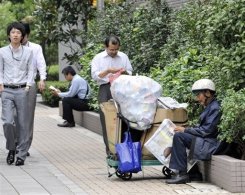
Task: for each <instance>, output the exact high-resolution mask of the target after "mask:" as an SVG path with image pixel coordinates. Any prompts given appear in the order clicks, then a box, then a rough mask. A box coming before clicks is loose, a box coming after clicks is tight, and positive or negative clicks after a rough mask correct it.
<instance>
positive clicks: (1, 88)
mask: <svg viewBox="0 0 245 195" xmlns="http://www.w3.org/2000/svg"><path fill="white" fill-rule="evenodd" d="M3 90H4V86H3V85H0V93H1V92H2V91H3Z"/></svg>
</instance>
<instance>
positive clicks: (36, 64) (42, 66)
mask: <svg viewBox="0 0 245 195" xmlns="http://www.w3.org/2000/svg"><path fill="white" fill-rule="evenodd" d="M21 23H22V24H23V25H24V27H25V32H26V35H25V36H24V38H23V40H22V45H24V46H26V47H29V48H30V49H31V50H32V52H33V60H32V66H33V71H34V79H35V78H36V76H37V71H38V72H39V75H40V81H39V82H38V89H39V91H40V92H42V91H43V90H44V89H45V80H46V75H47V73H46V62H45V59H44V56H43V51H42V47H41V46H40V45H38V44H36V43H33V42H30V41H29V36H30V33H31V30H30V25H29V24H28V23H24V22H21ZM28 96H29V97H28V99H29V101H28V113H29V114H30V117H29V120H28V125H29V128H28V129H30V137H29V144H28V151H29V149H30V147H31V143H32V140H33V128H34V114H35V108H36V97H37V87H36V83H35V80H34V81H33V83H32V85H31V88H30V90H29V93H28ZM18 128H19V124H18V123H16V129H18ZM17 132H18V130H17ZM17 137H18V134H17ZM17 151H18V148H17ZM29 155H30V153H29V152H28V153H27V156H29Z"/></svg>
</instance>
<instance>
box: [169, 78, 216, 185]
mask: <svg viewBox="0 0 245 195" xmlns="http://www.w3.org/2000/svg"><path fill="white" fill-rule="evenodd" d="M215 91H216V90H215V84H214V83H213V81H211V80H210V79H200V80H198V81H196V82H195V83H194V84H193V86H192V92H193V93H194V94H195V96H196V100H197V101H198V102H199V103H200V104H201V105H202V106H203V107H204V110H203V112H202V113H201V115H200V120H199V122H200V123H199V124H198V125H196V126H193V127H183V126H176V128H175V134H174V137H173V145H172V150H171V157H170V163H169V168H170V169H172V170H174V172H175V174H173V175H172V176H170V178H168V180H166V183H168V184H183V183H187V182H189V181H190V178H189V174H188V173H187V150H186V149H189V150H190V154H192V155H191V157H192V159H194V160H210V158H211V155H212V154H213V153H214V152H215V150H216V149H217V147H218V140H217V136H218V128H217V127H218V124H219V122H220V117H221V112H220V104H219V103H218V101H217V100H216V98H215Z"/></svg>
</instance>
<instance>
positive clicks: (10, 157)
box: [6, 150, 15, 165]
mask: <svg viewBox="0 0 245 195" xmlns="http://www.w3.org/2000/svg"><path fill="white" fill-rule="evenodd" d="M14 157H15V150H9V153H8V156H7V159H6V161H7V164H8V165H11V164H13V162H14Z"/></svg>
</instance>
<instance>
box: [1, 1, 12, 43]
mask: <svg viewBox="0 0 245 195" xmlns="http://www.w3.org/2000/svg"><path fill="white" fill-rule="evenodd" d="M11 7H12V4H11V3H10V2H6V1H4V2H2V3H1V4H0V23H1V26H2V27H1V28H0V47H3V46H5V45H7V44H9V41H8V37H7V26H8V24H9V23H11V22H13V21H15V20H16V18H15V15H14V13H12V12H11V11H10V8H11Z"/></svg>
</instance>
